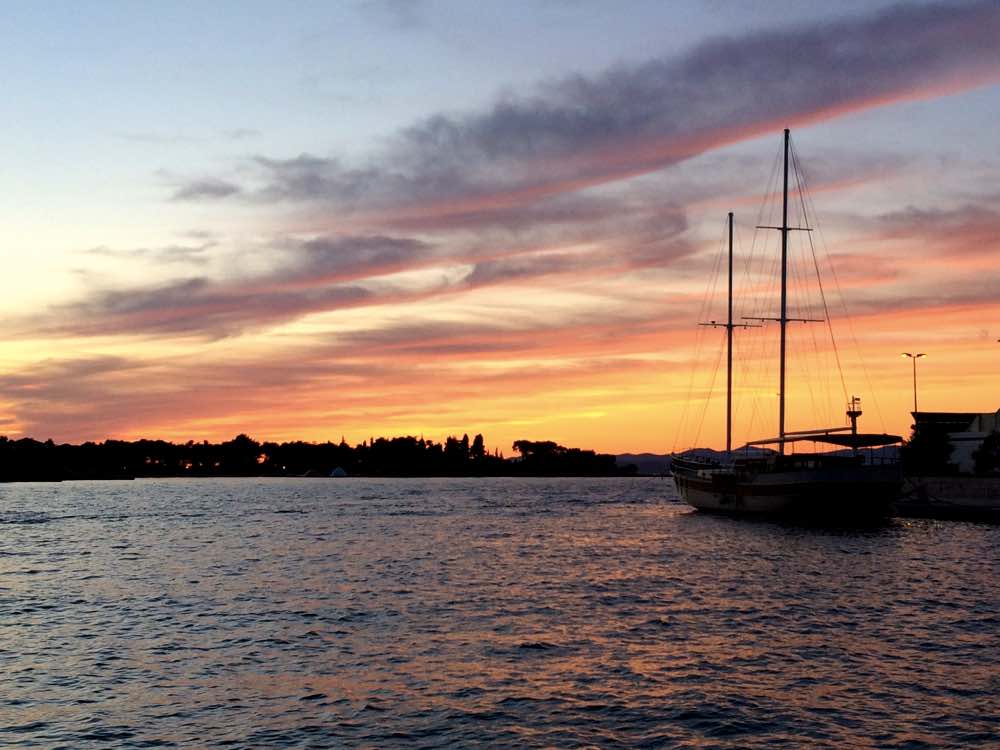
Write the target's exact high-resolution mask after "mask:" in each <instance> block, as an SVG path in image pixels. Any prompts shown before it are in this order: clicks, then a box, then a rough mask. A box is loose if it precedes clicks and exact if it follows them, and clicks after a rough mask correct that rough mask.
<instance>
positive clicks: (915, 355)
mask: <svg viewBox="0 0 1000 750" xmlns="http://www.w3.org/2000/svg"><path fill="white" fill-rule="evenodd" d="M901 356H903V357H909V358H910V359H911V360H913V418H914V419H916V418H917V360H918V359H920V358H921V357H926V356H927V355H926V354H924V353H923V352H917V353H913V352H903V353H902V355H901Z"/></svg>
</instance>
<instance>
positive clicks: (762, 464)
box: [671, 130, 902, 522]
mask: <svg viewBox="0 0 1000 750" xmlns="http://www.w3.org/2000/svg"><path fill="white" fill-rule="evenodd" d="M788 157H789V133H788V130H785V140H784V186H783V192H782V222H781V226H775V227H761V228H764V229H776V230H778V231H780V232H781V309H780V314H779V315H778V316H777V317H771V318H749V317H746V318H744V320H755V321H759V322H763V321H774V322H777V323H778V324H779V326H780V334H781V338H780V354H779V366H780V391H779V394H778V397H779V407H778V409H779V414H778V436H777V437H774V438H769V439H766V440H756V441H752V442H750V443H748V444H747V446H746V448H744V449H741V450H740V451H733V450H732V445H731V442H732V341H733V330H734V329H735V328H743V327H748V326H749V325H751V324H747V323H739V324H735V323H733V298H732V294H733V277H732V274H733V260H732V237H733V233H732V214H730V215H729V313H728V320H727V322H726V323H716V322H715V321H712V322H711V323H707V324H703V325H711V326H715V327H723V328H726V332H727V347H728V361H727V375H728V378H727V388H726V391H727V400H726V452H725V453H723V454H721V455H716V456H713V457H711V458H707V457H705V456H704V455H702V454H699V453H698V452H697V451H689V452H687V453H684V454H681V455H678V456H675V457H674V459H673V462H672V467H671V468H672V471H673V475H674V482H675V484H676V485H677V490H678V492H679V493H680V494H681V496H682V497H683V498H684V500H685V501H686V502H688V503H689V504H690V505H693V506H694V507H696V508H699V509H701V510H709V511H721V512H729V513H745V514H763V515H767V514H771V515H797V516H807V517H813V518H821V519H827V520H831V521H835V522H836V521H850V520H858V519H865V518H879V517H884V516H886V515H888V513H889V511H890V510H891V503H892V501H893V500H894V499H895V497H896V495H897V494H898V492H899V488H900V485H901V482H902V474H901V470H900V466H899V464H898V463H897V462H895V461H894V462H891V463H890V462H884V461H883V460H881V458H879V459H878V460H876V457H875V455H874V452H873V451H871V450H870V451H869V454H868V456H865V454H864V449H866V448H868V449H874V448H876V447H881V446H886V445H892V444H894V443H898V442H900V440H901V438H900V437H899V436H898V435H887V434H865V433H859V432H858V427H857V422H858V417H860V416H861V410H860V409H859V408H858V404H859V400H858V399H857V398H852V399H851V401H850V404H849V406H848V410H847V416H848V417H849V419H850V426H849V427H831V428H826V429H818V430H805V431H796V432H791V431H786V430H785V364H786V356H785V355H786V327H787V325H788V323H789V322H791V321H797V322H812V320H813V319H805V318H790V317H789V316H788V292H787V277H788V261H787V255H788V253H787V249H788V233H789V232H790V231H794V230H806V231H808V228H807V227H790V226H789V225H788V166H789V163H788ZM800 190H801V185H800ZM798 443H812V444H825V445H827V446H831V448H832V449H833V451H834V452H826V453H823V452H812V453H792V454H786V447H787V446H789V445H792V446H794V445H795V444H798ZM768 446H774V447H775V449H767V447H768ZM837 449H840V450H837Z"/></svg>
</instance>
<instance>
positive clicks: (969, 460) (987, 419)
mask: <svg viewBox="0 0 1000 750" xmlns="http://www.w3.org/2000/svg"><path fill="white" fill-rule="evenodd" d="M911 413H912V414H913V428H914V431H915V432H919V433H921V434H924V435H943V436H944V437H945V438H946V439H947V440H948V442H949V443H950V444H951V446H952V449H953V450H952V453H951V459H950V462H951V463H953V464H955V466H956V467H957V468H958V470H959V471H960V472H961V473H962V474H971V473H972V472H973V471H974V470H975V465H976V460H975V458H973V456H972V454H973V453H975V451H976V450H977V449H978V448H979V446H980V445H982V444H983V440H985V439H986V437H987V435H989V434H990V433H991V432H997V431H1000V409H998V410H997V411H995V412H986V413H985V414H978V413H976V412H957V411H915V412H911Z"/></svg>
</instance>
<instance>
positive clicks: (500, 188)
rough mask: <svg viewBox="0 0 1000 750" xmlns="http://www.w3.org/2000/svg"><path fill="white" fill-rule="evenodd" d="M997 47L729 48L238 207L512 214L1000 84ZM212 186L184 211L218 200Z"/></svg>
mask: <svg viewBox="0 0 1000 750" xmlns="http://www.w3.org/2000/svg"><path fill="white" fill-rule="evenodd" d="M998 36H1000V9H998V8H997V6H996V4H995V3H994V2H992V1H991V0H987V1H986V2H972V3H962V4H955V3H938V4H921V5H900V6H894V7H892V8H890V9H888V10H885V11H882V12H879V13H877V14H874V15H869V16H865V17H859V18H855V19H849V20H841V21H835V22H828V23H823V24H819V25H812V26H801V27H797V28H792V29H786V30H779V31H772V32H762V33H754V34H748V35H745V36H742V37H726V38H719V39H715V40H712V41H709V42H706V43H703V44H701V45H699V46H698V47H696V48H695V49H693V50H692V51H691V52H689V53H687V54H685V55H682V56H679V57H670V58H661V59H654V60H650V61H648V62H645V63H642V64H633V65H620V66H617V67H615V68H613V69H611V70H608V71H606V72H605V73H603V74H601V75H597V76H591V77H586V76H573V77H569V78H564V79H562V80H558V81H551V82H548V83H545V84H542V85H540V86H539V87H538V88H537V89H536V90H535V91H534V92H532V93H528V94H509V95H507V96H504V97H503V98H501V99H499V100H498V101H496V103H495V104H494V105H493V106H492V107H491V108H490V109H489V110H487V111H484V112H479V113H469V114H466V115H451V114H437V115H433V116H431V117H428V118H426V119H424V120H423V121H420V122H417V123H414V124H413V125H411V126H410V127H407V128H405V129H403V130H402V131H401V132H399V133H398V134H397V135H396V137H395V140H394V142H393V144H392V145H391V146H390V147H389V148H388V149H387V150H385V151H384V152H380V153H374V154H372V156H371V157H370V158H369V159H368V160H367V162H365V163H362V164H358V165H351V164H346V163H345V162H344V161H343V160H342V159H339V158H336V157H320V156H315V155H310V154H302V155H300V156H297V157H295V158H292V159H278V158H272V157H258V158H257V159H256V160H255V164H256V166H257V168H258V169H259V178H260V179H259V182H258V183H257V184H247V185H245V186H244V190H242V191H237V190H231V191H229V192H227V193H226V195H235V194H236V193H237V192H242V193H244V194H245V195H247V196H250V197H253V198H255V199H257V200H266V201H306V202H321V203H324V204H329V205H332V206H334V207H336V208H337V209H338V210H340V211H347V210H354V211H369V210H375V209H379V208H386V207H391V208H393V209H394V210H396V211H397V212H398V211H406V210H407V209H409V210H411V211H414V212H416V213H418V214H419V215H422V216H432V215H439V216H447V215H450V214H453V213H469V212H475V211H488V210H500V209H503V208H506V207H509V206H511V205H516V204H520V203H530V202H534V201H536V200H538V199H539V198H541V197H545V196H548V195H553V194H558V193H563V192H572V191H575V190H578V189H580V188H581V187H585V186H589V185H595V184H601V183H605V182H608V181H614V180H618V179H621V178H624V177H629V176H633V175H636V174H642V173H647V172H650V171H653V170H656V169H660V168H662V167H664V166H666V165H669V164H673V163H676V162H678V161H680V160H683V159H686V158H688V157H690V156H692V155H694V154H698V153H701V152H703V151H705V150H707V149H711V148H713V147H717V146H719V145H722V144H725V143H729V142H732V141H734V140H738V139H742V138H747V137H752V136H755V135H758V134H760V133H762V132H766V131H770V130H773V129H775V128H777V127H780V126H781V125H794V124H796V123H801V122H809V121H813V120H815V119H823V118H829V117H835V116H837V115H839V114H843V113H846V112H849V111H854V110H858V109H865V108H868V107H872V106H878V105H884V104H886V103H889V102H892V101H895V100H901V99H907V98H913V97H920V96H928V95H935V94H939V93H941V91H942V90H951V89H954V90H958V89H961V88H963V87H967V86H972V85H976V84H978V83H981V82H983V81H984V80H988V79H989V80H992V79H995V78H996V76H997V75H998V73H1000V50H998V47H997V45H996V44H995V39H996V38H998ZM202 186H203V181H199V182H196V183H194V184H193V185H192V186H191V189H190V190H185V189H184V188H181V190H179V191H178V193H177V194H175V197H176V198H178V199H198V198H200V197H211V198H215V197H219V192H218V191H212V190H208V191H204V190H203V189H201V188H202ZM202 193H204V195H202Z"/></svg>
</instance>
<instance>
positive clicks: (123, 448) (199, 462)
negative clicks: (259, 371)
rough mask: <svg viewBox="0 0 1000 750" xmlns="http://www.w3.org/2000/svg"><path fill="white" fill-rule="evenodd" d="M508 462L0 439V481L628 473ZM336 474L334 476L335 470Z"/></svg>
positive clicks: (243, 446) (479, 439) (422, 452)
mask: <svg viewBox="0 0 1000 750" xmlns="http://www.w3.org/2000/svg"><path fill="white" fill-rule="evenodd" d="M512 448H513V450H514V451H515V453H517V455H516V456H514V457H512V458H505V457H504V456H503V454H502V453H501V452H500V451H499V450H496V451H494V452H493V453H490V452H488V451H487V450H486V447H485V441H484V440H483V436H482V435H476V436H475V437H474V438H473V439H472V441H471V442H470V440H469V436H468V435H463V436H462V437H461V438H457V437H449V438H447V439H446V440H445V441H444V443H436V442H434V441H432V440H425V439H423V438H422V437H420V438H417V437H412V436H405V437H394V438H384V437H380V438H377V439H376V438H373V439H371V440H366V441H365V442H363V443H361V444H360V445H356V446H354V447H351V446H350V445H348V444H347V443H346V442H345V441H344V440H343V439H341V441H340V442H339V443H333V442H325V443H309V442H304V441H301V440H296V441H292V442H286V443H276V442H263V443H260V442H257V441H256V440H254V439H253V438H251V437H249V436H248V435H244V434H240V435H237V436H236V437H235V438H233V439H232V440H228V441H225V442H222V443H210V442H208V441H203V442H200V443H197V442H194V441H188V442H187V443H171V442H167V441H165V440H135V441H131V442H130V441H125V440H105V441H104V442H102V443H94V442H86V443H83V444H80V445H73V444H69V443H63V444H56V443H54V442H53V441H52V440H46V441H45V442H40V441H38V440H33V439H32V438H22V439H20V440H10V439H8V438H7V437H0V481H6V482H11V481H59V480H64V479H130V478H134V477H217V476H322V477H326V476H330V475H331V474H333V473H334V472H337V473H338V474H342V473H345V474H347V475H348V476H371V477H403V476H406V477H430V476H614V475H618V474H634V473H635V471H636V468H635V467H634V466H631V465H629V466H627V467H619V466H618V465H617V464H616V462H615V457H614V456H612V455H610V454H606V453H596V452H594V451H592V450H581V449H578V448H565V447H563V446H561V445H558V444H557V443H554V442H552V441H531V440H517V441H515V442H514V444H513V446H512ZM338 470H339V471H338Z"/></svg>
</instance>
